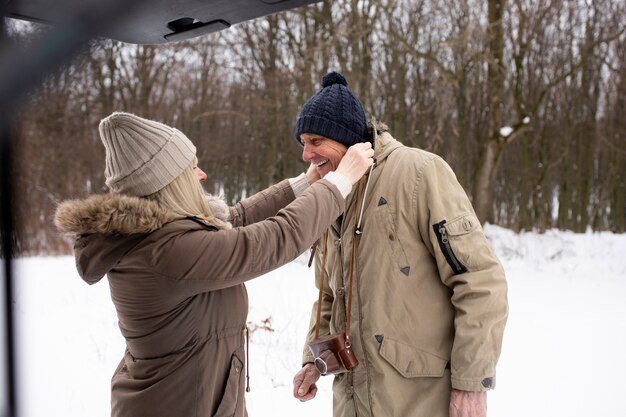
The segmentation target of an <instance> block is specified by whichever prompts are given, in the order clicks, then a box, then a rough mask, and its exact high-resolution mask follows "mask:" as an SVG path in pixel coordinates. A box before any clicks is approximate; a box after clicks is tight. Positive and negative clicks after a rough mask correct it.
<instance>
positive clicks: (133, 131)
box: [99, 112, 196, 197]
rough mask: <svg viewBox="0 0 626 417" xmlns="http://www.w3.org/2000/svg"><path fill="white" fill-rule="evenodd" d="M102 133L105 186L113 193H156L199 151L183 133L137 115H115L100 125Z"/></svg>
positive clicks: (174, 177) (185, 166)
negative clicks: (104, 155)
mask: <svg viewBox="0 0 626 417" xmlns="http://www.w3.org/2000/svg"><path fill="white" fill-rule="evenodd" d="M99 130H100V138H101V139H102V143H103V144H104V147H105V149H106V169H105V171H104V175H105V177H106V185H108V186H109V188H110V189H111V191H113V192H114V193H124V194H128V195H133V196H138V197H142V196H146V195H150V194H152V193H155V192H157V191H159V190H160V189H161V188H163V187H165V186H166V185H167V184H169V183H170V182H172V181H173V180H174V179H176V177H178V176H179V175H180V174H181V173H182V172H183V171H184V170H185V168H187V167H188V166H189V164H190V163H191V161H192V159H193V157H194V156H195V155H196V147H195V146H194V145H193V143H191V141H190V140H189V139H188V138H187V136H185V135H184V134H183V133H182V132H180V131H178V130H176V129H174V128H173V127H169V126H166V125H164V124H163V123H159V122H155V121H153V120H148V119H144V118H141V117H139V116H135V115H134V114H130V113H120V112H115V113H113V114H111V115H110V116H109V117H106V118H104V119H102V121H100V127H99Z"/></svg>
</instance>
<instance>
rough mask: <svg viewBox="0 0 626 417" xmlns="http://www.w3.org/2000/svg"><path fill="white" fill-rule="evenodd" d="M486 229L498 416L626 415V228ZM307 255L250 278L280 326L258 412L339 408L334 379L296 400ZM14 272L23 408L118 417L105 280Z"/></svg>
mask: <svg viewBox="0 0 626 417" xmlns="http://www.w3.org/2000/svg"><path fill="white" fill-rule="evenodd" d="M485 230H486V233H487V235H488V237H489V239H490V241H491V242H492V245H493V247H494V248H495V250H496V252H497V253H498V255H499V256H500V259H501V261H502V263H503V264H504V267H505V270H506V272H507V277H508V281H509V303H510V317H509V322H508V325H507V328H506V333H505V339H504V346H503V352H502V356H501V358H500V363H499V365H498V386H497V389H496V390H495V391H493V392H490V393H489V394H488V407H489V412H488V415H489V416H490V417H528V416H533V417H555V416H568V417H578V416H581V417H582V416H584V417H589V416H594V417H624V416H626V401H624V400H623V397H622V395H623V394H624V391H625V390H626V382H624V381H625V380H626V378H625V377H624V376H625V375H626V235H624V234H623V235H614V234H610V233H586V234H573V233H566V232H552V231H551V232H548V233H545V234H543V235H538V234H534V233H524V234H521V235H517V234H514V233H512V232H510V231H509V230H506V229H502V228H498V227H494V226H487V227H486V228H485ZM304 258H305V256H302V257H301V258H299V259H298V260H296V261H295V262H293V263H291V264H289V265H286V266H285V267H283V268H281V269H279V270H277V271H275V272H274V273H272V274H269V275H267V276H265V277H261V278H259V279H256V280H254V281H251V282H250V283H249V284H248V291H249V295H250V315H249V320H250V321H251V322H252V323H253V324H256V325H261V324H262V321H263V320H265V319H267V318H271V324H270V327H271V328H272V329H273V331H268V330H262V329H259V330H257V331H255V332H254V333H253V334H252V337H251V346H250V358H251V363H250V368H251V369H250V375H251V388H252V392H250V393H249V394H247V404H248V411H249V414H250V416H251V417H255V416H290V417H291V416H316V417H318V416H330V415H331V409H332V402H331V395H332V394H331V388H330V387H331V384H330V382H331V381H330V379H323V381H322V383H321V384H320V391H319V392H318V396H317V398H316V399H315V400H313V401H310V402H308V403H300V402H299V401H297V400H295V399H294V398H293V397H292V395H291V391H292V385H291V381H292V378H293V375H294V373H295V372H296V371H297V370H298V369H299V367H300V356H301V344H302V340H303V338H304V334H305V331H306V329H307V326H308V321H309V313H310V308H311V304H312V301H313V300H314V299H315V298H316V296H317V291H316V290H315V288H314V286H313V278H312V277H313V276H312V271H310V270H309V269H307V268H306V265H305V262H306V260H305V259H304ZM15 276H16V281H17V284H16V287H17V288H16V317H17V320H18V330H19V334H18V341H19V346H18V354H19V358H18V361H19V372H20V373H19V378H20V379H19V387H20V391H19V393H20V397H21V401H20V409H21V413H20V415H21V416H22V417H44V416H45V417H50V416H52V417H57V416H58V417H60V416H63V417H105V416H108V415H109V413H110V406H109V400H110V392H109V382H110V378H111V375H112V373H113V370H114V369H115V367H116V365H117V363H118V362H119V360H120V358H121V357H122V354H123V351H124V341H123V339H122V337H121V336H120V335H119V331H118V328H117V319H116V316H115V311H114V308H113V305H112V303H111V300H110V296H109V290H108V287H107V281H106V280H102V281H101V282H100V283H98V284H96V285H94V286H91V287H90V286H88V285H87V284H85V283H84V282H83V281H82V280H81V279H80V278H79V277H78V275H77V274H76V272H75V269H74V260H73V258H71V257H61V258H26V259H19V260H17V261H16V262H15Z"/></svg>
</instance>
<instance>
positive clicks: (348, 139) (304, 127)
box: [296, 71, 368, 147]
mask: <svg viewBox="0 0 626 417" xmlns="http://www.w3.org/2000/svg"><path fill="white" fill-rule="evenodd" d="M301 133H312V134H317V135H321V136H324V137H327V138H329V139H332V140H335V141H337V142H340V143H343V144H344V145H346V146H348V147H349V146H352V145H354V144H355V143H359V142H365V141H366V140H367V137H368V133H367V122H366V120H365V112H364V111H363V107H362V106H361V103H359V100H357V98H356V97H354V95H353V94H352V92H351V91H350V90H348V82H347V81H346V79H345V78H344V76H343V75H341V74H339V73H338V72H335V71H333V72H329V73H328V74H326V75H325V76H324V78H322V88H321V89H320V90H319V91H318V92H317V93H315V94H314V95H313V97H311V98H310V99H309V100H308V101H307V102H306V103H304V106H302V110H300V114H299V115H298V120H297V121H296V140H297V141H298V143H300V134H301Z"/></svg>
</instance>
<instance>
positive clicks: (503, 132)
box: [500, 126, 513, 138]
mask: <svg viewBox="0 0 626 417" xmlns="http://www.w3.org/2000/svg"><path fill="white" fill-rule="evenodd" d="M511 133H513V128H512V127H511V126H504V127H501V128H500V136H502V137H503V138H506V137H508V136H509V135H510V134H511Z"/></svg>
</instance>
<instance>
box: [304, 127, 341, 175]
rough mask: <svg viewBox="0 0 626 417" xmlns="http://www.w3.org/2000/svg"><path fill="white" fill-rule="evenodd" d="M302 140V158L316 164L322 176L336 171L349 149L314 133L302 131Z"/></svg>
mask: <svg viewBox="0 0 626 417" xmlns="http://www.w3.org/2000/svg"><path fill="white" fill-rule="evenodd" d="M300 142H302V145H303V146H304V149H303V150H302V160H303V161H304V162H309V163H313V164H315V165H316V166H317V172H318V173H319V174H320V177H323V176H324V175H326V174H328V173H329V172H330V171H335V170H336V169H337V167H338V166H339V162H341V158H343V156H344V155H345V154H346V152H347V151H348V148H347V147H346V146H345V145H344V144H342V143H339V142H337V141H334V140H332V139H328V138H327V137H324V136H320V135H316V134H313V133H302V134H301V135H300Z"/></svg>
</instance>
